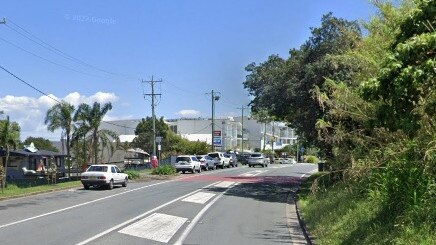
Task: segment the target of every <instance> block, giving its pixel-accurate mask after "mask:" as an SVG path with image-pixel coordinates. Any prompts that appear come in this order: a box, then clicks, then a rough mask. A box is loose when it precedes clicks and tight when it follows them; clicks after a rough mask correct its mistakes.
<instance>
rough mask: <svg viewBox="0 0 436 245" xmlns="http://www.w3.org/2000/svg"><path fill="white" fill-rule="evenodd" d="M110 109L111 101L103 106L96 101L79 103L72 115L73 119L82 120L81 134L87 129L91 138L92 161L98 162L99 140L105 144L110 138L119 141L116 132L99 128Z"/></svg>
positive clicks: (84, 133)
mask: <svg viewBox="0 0 436 245" xmlns="http://www.w3.org/2000/svg"><path fill="white" fill-rule="evenodd" d="M111 109H112V104H111V103H106V104H104V105H103V106H101V105H100V103H98V102H94V104H93V105H92V107H91V106H89V105H88V104H85V103H83V104H81V105H79V107H78V108H77V111H76V114H75V115H74V120H75V121H81V122H82V125H81V127H82V131H84V132H82V134H83V135H86V133H87V132H86V131H88V130H89V132H90V133H91V139H92V154H93V156H94V159H93V160H94V163H97V162H98V152H99V141H100V140H102V143H104V144H105V146H107V141H108V140H109V139H110V138H112V139H113V140H115V141H116V142H117V143H118V142H119V137H118V135H117V133H115V132H113V131H111V130H105V129H99V128H100V124H101V122H102V121H103V117H104V116H105V115H106V113H108V112H109V111H110V110H111Z"/></svg>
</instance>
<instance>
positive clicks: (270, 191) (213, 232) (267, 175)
mask: <svg viewBox="0 0 436 245" xmlns="http://www.w3.org/2000/svg"><path fill="white" fill-rule="evenodd" d="M315 171H316V165H311V164H292V165H291V164H287V165H277V164H273V165H270V166H269V167H267V168H261V167H256V168H248V167H245V166H244V167H238V168H230V169H224V170H215V171H209V172H204V171H203V172H202V173H201V174H183V175H181V176H180V177H177V178H175V179H172V180H163V181H151V182H136V183H133V182H131V183H129V184H128V186H127V188H122V187H118V188H117V187H116V188H114V189H113V190H104V189H90V190H84V189H83V188H76V189H70V190H65V191H58V192H53V193H47V194H41V195H36V196H30V197H25V198H18V199H11V200H6V201H0V244H2V245H6V244H14V245H17V244H56V245H57V244H167V243H168V244H217V245H218V244H219V245H221V244H263V245H265V244H292V243H294V244H301V241H298V242H297V241H296V240H295V239H294V238H293V237H292V236H291V234H292V231H291V229H290V225H289V224H290V223H289V220H290V218H289V213H290V212H289V210H288V211H287V208H288V209H289V205H288V202H289V199H290V194H291V192H292V191H295V189H296V186H297V183H298V182H299V181H300V180H301V178H302V177H305V176H307V175H309V174H310V173H313V172H315Z"/></svg>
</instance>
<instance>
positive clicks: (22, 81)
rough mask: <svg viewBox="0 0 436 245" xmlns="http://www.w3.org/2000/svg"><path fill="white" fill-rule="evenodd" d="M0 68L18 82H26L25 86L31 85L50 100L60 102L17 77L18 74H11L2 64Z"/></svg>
mask: <svg viewBox="0 0 436 245" xmlns="http://www.w3.org/2000/svg"><path fill="white" fill-rule="evenodd" d="M0 68H1V69H2V70H4V71H5V72H7V73H8V74H9V75H11V76H13V77H15V78H16V79H17V80H19V81H20V82H22V83H24V84H26V85H27V86H29V87H31V88H32V89H34V90H36V91H38V92H39V93H40V94H42V95H45V96H47V97H48V98H50V99H52V100H54V101H56V102H58V103H59V104H62V102H61V101H59V100H57V99H55V98H53V97H51V96H50V95H48V94H47V93H45V92H43V91H41V90H39V89H37V88H36V87H35V86H33V85H31V84H30V83H28V82H26V81H24V80H23V79H21V78H19V77H18V76H16V75H15V74H13V73H12V72H10V71H9V70H7V69H6V68H4V67H3V66H2V65H0Z"/></svg>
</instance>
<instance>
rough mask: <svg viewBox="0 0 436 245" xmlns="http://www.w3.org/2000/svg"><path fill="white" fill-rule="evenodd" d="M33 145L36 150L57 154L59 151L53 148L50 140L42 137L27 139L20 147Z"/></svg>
mask: <svg viewBox="0 0 436 245" xmlns="http://www.w3.org/2000/svg"><path fill="white" fill-rule="evenodd" d="M32 142H33V144H34V145H35V147H36V148H38V149H39V150H47V151H54V152H59V149H58V148H56V146H54V145H53V144H52V143H51V142H50V140H48V139H44V138H42V137H32V136H29V137H27V138H26V139H25V140H24V141H23V143H22V144H21V145H30V143H32Z"/></svg>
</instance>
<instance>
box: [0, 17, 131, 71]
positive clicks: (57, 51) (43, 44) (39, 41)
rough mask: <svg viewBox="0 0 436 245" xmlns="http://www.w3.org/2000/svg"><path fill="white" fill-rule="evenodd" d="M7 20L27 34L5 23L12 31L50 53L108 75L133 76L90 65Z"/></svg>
mask: <svg viewBox="0 0 436 245" xmlns="http://www.w3.org/2000/svg"><path fill="white" fill-rule="evenodd" d="M5 22H6V21H5ZM8 22H10V23H12V24H13V25H14V26H16V27H18V28H19V29H21V30H22V31H23V32H25V33H26V34H27V35H26V34H23V33H22V32H20V31H18V30H16V29H15V28H13V27H11V26H10V25H8V24H7V23H5V24H6V26H7V27H8V28H9V29H11V30H13V31H14V32H16V33H18V34H19V35H21V36H23V37H25V38H26V39H28V40H30V41H32V42H34V43H36V44H38V45H39V46H41V47H43V48H45V49H47V50H49V51H50V52H52V53H55V54H57V55H59V56H61V57H63V58H65V59H68V60H70V61H73V62H76V63H78V64H80V65H82V66H85V67H88V68H91V69H94V70H97V71H100V72H103V73H106V74H110V75H113V76H122V77H128V78H132V77H133V76H130V75H126V74H120V73H115V72H111V71H108V70H105V69H102V68H99V67H97V66H94V65H91V64H89V63H87V62H85V61H82V60H80V59H78V58H75V57H74V56H71V55H69V54H67V53H65V52H63V51H62V50H60V49H58V48H56V47H54V46H53V45H51V44H49V43H47V42H45V41H43V40H42V39H40V38H38V37H37V36H35V35H34V34H32V33H30V32H29V31H27V30H26V29H24V28H23V27H21V26H19V25H18V24H16V23H15V22H13V21H11V20H10V19H8ZM29 36H30V37H29Z"/></svg>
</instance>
